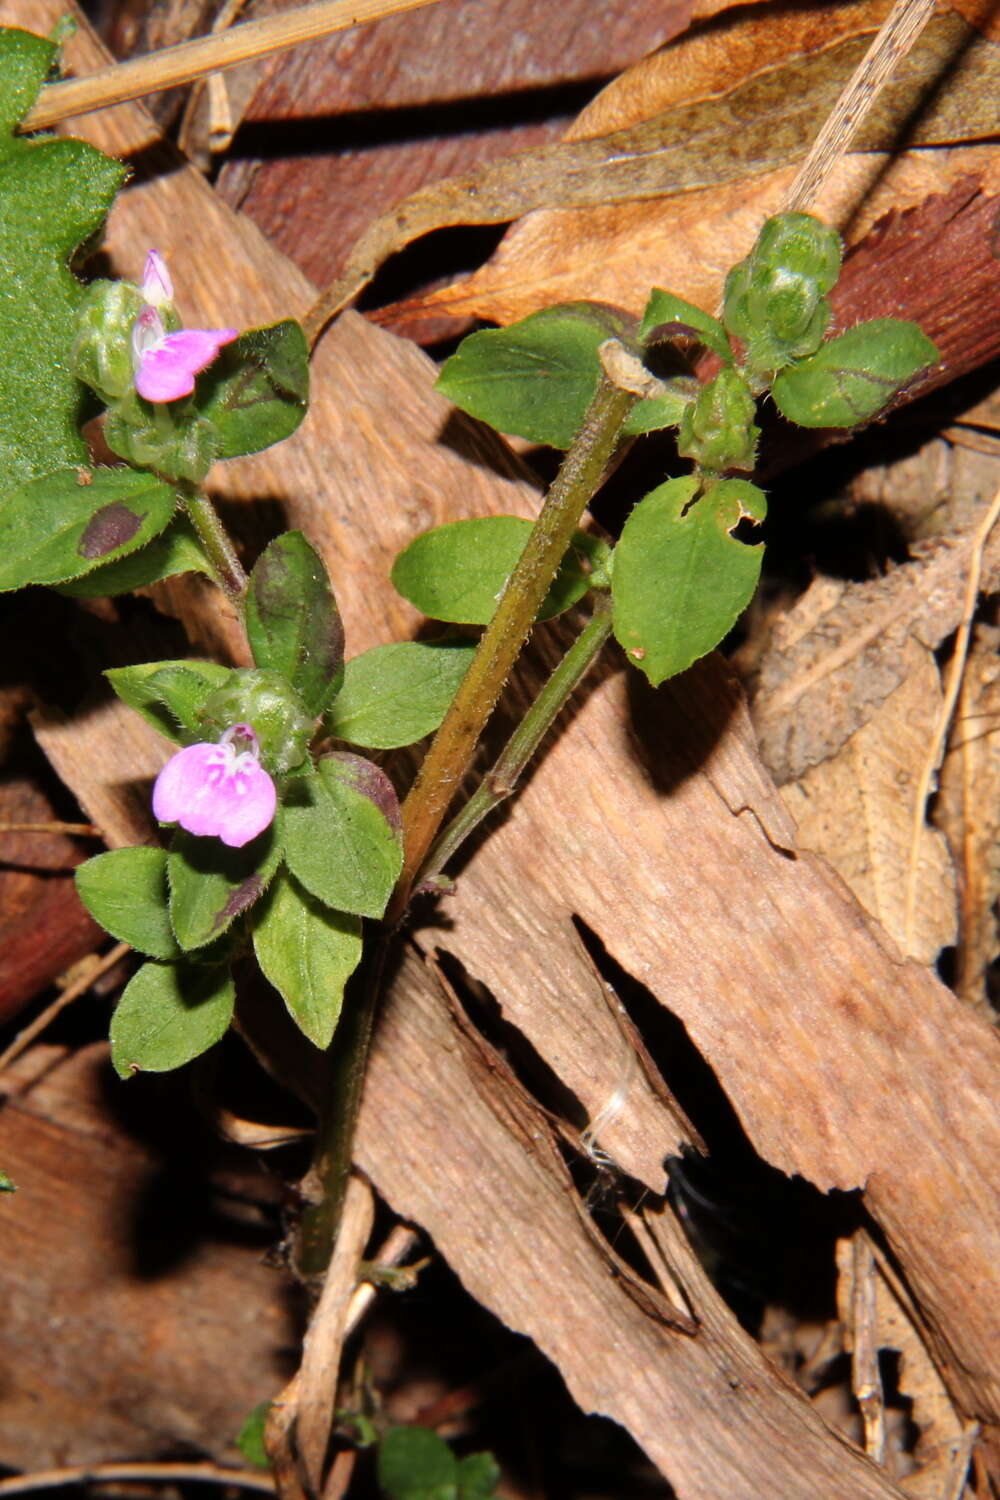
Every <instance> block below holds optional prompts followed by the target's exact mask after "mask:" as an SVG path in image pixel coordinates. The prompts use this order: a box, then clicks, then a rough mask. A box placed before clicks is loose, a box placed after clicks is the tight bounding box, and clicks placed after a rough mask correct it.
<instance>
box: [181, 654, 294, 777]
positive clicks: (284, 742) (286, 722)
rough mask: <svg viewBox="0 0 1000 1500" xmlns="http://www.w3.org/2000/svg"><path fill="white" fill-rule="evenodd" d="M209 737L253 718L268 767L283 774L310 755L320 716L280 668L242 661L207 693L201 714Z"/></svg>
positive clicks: (261, 754)
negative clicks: (316, 716) (264, 668)
mask: <svg viewBox="0 0 1000 1500" xmlns="http://www.w3.org/2000/svg"><path fill="white" fill-rule="evenodd" d="M198 718H199V720H200V722H201V723H202V724H204V726H205V730H206V737H207V738H209V739H212V738H214V739H218V738H219V737H220V736H221V735H222V734H223V733H225V731H226V730H228V729H230V728H231V727H232V725H233V724H249V725H250V727H251V728H252V729H253V731H254V733H255V734H256V736H257V740H258V743H259V745H260V758H261V762H262V764H263V765H264V767H265V769H266V770H268V771H271V772H273V773H274V774H275V775H280V774H281V773H282V772H283V771H291V770H292V769H293V768H294V767H295V766H298V765H301V764H302V762H303V761H304V760H305V757H306V750H307V749H308V746H309V740H310V738H311V737H312V732H313V729H314V727H315V723H316V721H315V719H314V718H313V717H312V716H311V715H310V713H309V712H308V710H307V709H306V706H305V704H304V703H303V702H302V699H301V698H300V697H299V695H298V693H297V692H296V691H295V689H294V688H293V687H292V686H291V684H290V683H289V682H288V681H287V680H286V679H285V678H284V677H282V675H281V673H280V672H259V671H257V670H255V669H254V668H252V667H240V668H238V669H237V670H236V671H235V672H231V673H230V674H229V677H228V679H227V681H226V682H224V683H223V685H222V686H221V687H219V688H216V690H215V692H214V693H211V694H210V695H209V696H208V697H207V698H206V699H205V702H204V704H203V705H202V708H201V710H200V712H199V714H198Z"/></svg>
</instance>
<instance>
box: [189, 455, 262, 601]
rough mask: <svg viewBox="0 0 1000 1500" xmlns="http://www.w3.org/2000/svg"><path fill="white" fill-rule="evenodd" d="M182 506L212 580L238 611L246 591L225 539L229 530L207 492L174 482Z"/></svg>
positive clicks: (243, 576)
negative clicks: (199, 543) (203, 554)
mask: <svg viewBox="0 0 1000 1500" xmlns="http://www.w3.org/2000/svg"><path fill="white" fill-rule="evenodd" d="M178 490H179V491H180V494H181V499H182V501H183V504H184V509H185V510H186V511H187V514H188V519H189V520H190V522H191V525H192V526H193V527H194V529H195V531H196V532H197V533H198V540H199V541H200V542H201V545H202V546H203V547H204V549H205V554H206V556H207V557H208V560H209V562H210V563H211V564H212V568H213V569H214V571H215V576H216V580H217V582H218V584H219V587H220V588H221V589H222V591H223V593H224V594H225V595H226V597H227V599H229V600H230V601H231V603H233V604H235V605H236V607H237V608H238V609H239V610H241V611H242V608H243V600H244V598H245V597H246V591H247V575H246V573H244V571H243V564H242V563H241V562H240V560H239V558H238V557H237V555H236V549H235V547H234V546H233V544H232V542H231V541H230V540H229V533H228V532H227V531H226V528H225V527H224V526H223V524H222V522H221V521H220V520H219V517H218V514H217V512H216V509H215V506H214V505H213V504H212V502H211V500H209V498H208V496H207V495H199V494H198V493H197V491H195V490H194V489H192V488H190V487H189V486H187V485H178Z"/></svg>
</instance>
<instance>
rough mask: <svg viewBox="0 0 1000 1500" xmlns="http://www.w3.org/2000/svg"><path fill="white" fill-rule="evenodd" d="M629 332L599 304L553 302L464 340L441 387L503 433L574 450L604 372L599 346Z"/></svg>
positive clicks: (443, 373)
mask: <svg viewBox="0 0 1000 1500" xmlns="http://www.w3.org/2000/svg"><path fill="white" fill-rule="evenodd" d="M625 330H626V325H625V322H624V320H623V319H622V318H621V316H620V315H619V314H617V313H615V312H614V311H613V309H611V308H609V307H602V306H601V305H600V304H598V303H595V302H567V303H565V304H563V305H561V306H559V307H547V308H545V309H543V311H542V312H537V313H532V314H531V316H530V317H527V318H523V319H522V320H521V321H520V322H519V323H511V325H510V326H509V327H508V328H490V329H485V330H484V331H483V332H481V333H473V334H470V335H469V337H468V338H467V339H463V340H462V342H461V344H460V345H459V346H458V349H457V350H456V351H455V353H454V354H453V355H452V356H451V358H450V359H448V360H446V361H445V363H444V365H443V366H442V369H441V374H440V375H439V376H438V382H437V389H438V390H439V391H442V392H443V393H444V395H446V396H447V397H448V399H449V401H454V403H455V405H456V406H458V407H461V409H462V411H465V412H468V413H469V415H470V416H472V417H478V418H479V419H480V421H482V422H488V423H489V425H490V426H491V427H495V428H496V429H497V431H498V432H507V433H516V434H517V436H518V437H524V438H528V439H529V441H531V442H533V443H549V444H551V446H552V447H553V448H568V447H569V445H570V443H572V441H573V439H574V438H575V437H576V434H577V433H578V432H579V430H580V427H581V425H582V423H583V418H584V415H585V413H586V410H587V407H588V406H589V404H590V401H591V398H592V397H593V394H594V392H595V391H596V389H597V383H598V381H599V380H600V378H601V364H600V360H599V358H598V353H597V351H598V349H599V348H600V346H601V345H602V344H603V343H604V342H605V340H606V339H610V338H619V337H621V336H622V334H623V333H624V332H625Z"/></svg>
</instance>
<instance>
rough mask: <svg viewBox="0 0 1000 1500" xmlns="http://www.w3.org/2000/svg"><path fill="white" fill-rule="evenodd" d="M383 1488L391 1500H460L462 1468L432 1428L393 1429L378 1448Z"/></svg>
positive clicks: (379, 1480)
mask: <svg viewBox="0 0 1000 1500" xmlns="http://www.w3.org/2000/svg"><path fill="white" fill-rule="evenodd" d="M377 1473H378V1483H379V1488H380V1489H381V1490H382V1491H383V1492H384V1493H385V1494H386V1495H387V1496H389V1500H457V1495H458V1464H457V1463H456V1460H455V1455H454V1454H453V1453H452V1451H451V1449H450V1448H449V1447H448V1444H447V1443H446V1442H445V1441H444V1439H443V1438H439V1437H438V1435H437V1433H436V1432H431V1430H430V1428H429V1427H393V1428H390V1430H389V1431H388V1432H387V1433H386V1434H385V1437H384V1438H383V1439H382V1441H381V1442H380V1443H379V1445H378V1463H377Z"/></svg>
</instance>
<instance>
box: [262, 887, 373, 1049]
mask: <svg viewBox="0 0 1000 1500" xmlns="http://www.w3.org/2000/svg"><path fill="white" fill-rule="evenodd" d="M253 945H254V949H255V951H256V954H257V959H258V961H259V963H260V966H261V968H262V969H263V971H264V975H265V977H266V978H267V979H269V980H270V981H271V983H272V984H273V985H274V988H275V989H276V990H277V991H278V994H279V995H280V996H281V998H282V999H283V1000H284V1002H285V1004H286V1005H287V1007H288V1011H289V1014H290V1015H291V1017H292V1019H293V1020H294V1021H295V1022H296V1024H297V1025H298V1027H299V1029H300V1030H301V1031H303V1032H304V1033H305V1034H306V1036H307V1037H308V1038H309V1040H310V1041H311V1042H313V1043H314V1044H315V1045H316V1046H317V1047H319V1048H320V1049H321V1050H325V1049H326V1048H327V1047H329V1045H330V1041H331V1038H332V1037H333V1032H334V1028H335V1026H336V1024H337V1021H338V1019H339V1017H340V1007H341V1004H342V1002H343V998H344V985H345V984H346V983H347V981H348V979H349V978H350V976H351V974H353V973H354V970H355V969H356V968H357V966H358V964H359V963H360V961H361V918H360V917H355V916H351V915H349V914H348V913H346V912H339V911H330V909H329V908H328V907H325V906H321V905H320V903H319V902H318V901H316V900H315V899H314V898H313V897H312V896H310V895H309V894H308V892H307V891H304V890H303V889H302V887H301V886H300V885H298V884H297V882H296V881H294V880H292V879H291V878H290V877H289V876H287V875H279V877H278V879H277V880H276V881H275V882H274V884H273V885H272V886H271V889H270V891H268V894H267V899H266V900H265V902H264V905H263V907H262V909H261V915H260V916H259V917H257V918H256V920H255V921H254V929H253Z"/></svg>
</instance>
